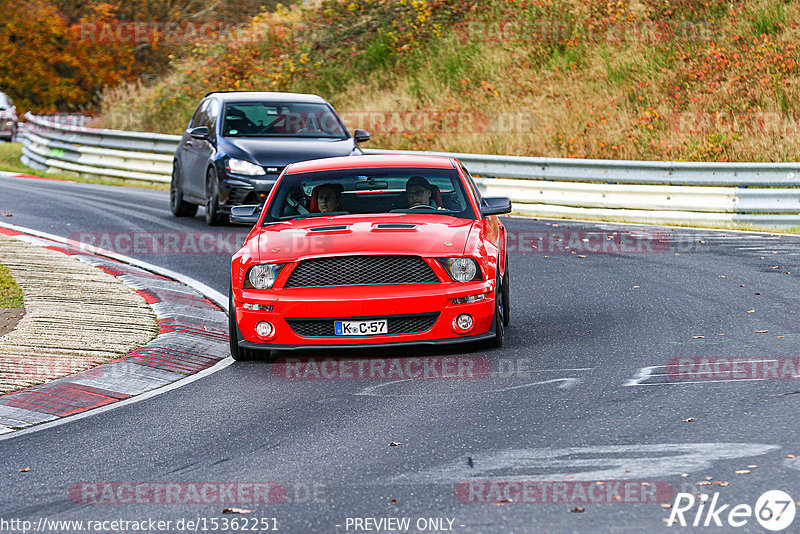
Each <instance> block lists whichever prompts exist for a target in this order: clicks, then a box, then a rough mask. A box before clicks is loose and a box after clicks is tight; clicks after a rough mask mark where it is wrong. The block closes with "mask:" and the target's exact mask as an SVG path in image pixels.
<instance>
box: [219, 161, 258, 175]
mask: <svg viewBox="0 0 800 534" xmlns="http://www.w3.org/2000/svg"><path fill="white" fill-rule="evenodd" d="M226 167H227V169H228V170H229V171H231V172H235V173H237V174H246V175H248V176H258V175H261V174H267V173H266V172H265V171H264V167H262V166H261V165H256V164H255V163H250V162H249V161H245V160H243V159H236V158H230V159H229V160H228V165H227V166H226Z"/></svg>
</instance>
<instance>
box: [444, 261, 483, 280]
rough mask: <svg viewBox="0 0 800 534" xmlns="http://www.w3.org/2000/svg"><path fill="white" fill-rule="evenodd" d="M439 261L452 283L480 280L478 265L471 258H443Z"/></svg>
mask: <svg viewBox="0 0 800 534" xmlns="http://www.w3.org/2000/svg"><path fill="white" fill-rule="evenodd" d="M439 261H440V262H441V263H442V265H444V268H445V269H446V270H447V273H448V274H449V275H450V278H452V279H453V281H454V282H470V281H472V280H475V279H476V278H478V279H480V271H479V270H478V263H477V262H476V261H475V260H473V259H472V258H443V259H441V260H439Z"/></svg>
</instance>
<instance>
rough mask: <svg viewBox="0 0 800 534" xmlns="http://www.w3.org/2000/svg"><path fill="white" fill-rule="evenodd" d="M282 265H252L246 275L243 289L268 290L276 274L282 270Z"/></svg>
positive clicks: (276, 276)
mask: <svg viewBox="0 0 800 534" xmlns="http://www.w3.org/2000/svg"><path fill="white" fill-rule="evenodd" d="M283 265H284V264H283V263H266V264H264V265H253V266H252V267H250V270H249V271H248V273H247V278H246V279H245V281H244V287H245V288H254V289H269V288H271V287H272V284H274V283H275V280H276V279H277V278H278V274H279V273H280V272H281V269H283Z"/></svg>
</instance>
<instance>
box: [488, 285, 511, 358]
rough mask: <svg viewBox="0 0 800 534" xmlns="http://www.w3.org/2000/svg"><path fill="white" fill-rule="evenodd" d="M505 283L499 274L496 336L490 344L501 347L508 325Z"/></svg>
mask: <svg viewBox="0 0 800 534" xmlns="http://www.w3.org/2000/svg"><path fill="white" fill-rule="evenodd" d="M505 294H506V292H505V284H502V283H501V282H500V275H499V274H498V276H497V284H496V285H495V288H494V321H493V322H494V338H493V339H492V340H490V342H489V346H491V347H493V348H496V349H499V348H500V347H502V346H503V339H504V338H505V333H506V325H507V324H508V323H507V322H506V320H505V310H506V305H505Z"/></svg>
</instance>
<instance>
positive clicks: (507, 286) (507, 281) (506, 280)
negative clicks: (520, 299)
mask: <svg viewBox="0 0 800 534" xmlns="http://www.w3.org/2000/svg"><path fill="white" fill-rule="evenodd" d="M510 322H511V273H509V272H508V259H507V258H506V274H505V275H504V276H503V325H505V326H508V323H510Z"/></svg>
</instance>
